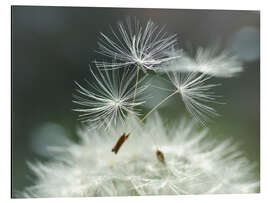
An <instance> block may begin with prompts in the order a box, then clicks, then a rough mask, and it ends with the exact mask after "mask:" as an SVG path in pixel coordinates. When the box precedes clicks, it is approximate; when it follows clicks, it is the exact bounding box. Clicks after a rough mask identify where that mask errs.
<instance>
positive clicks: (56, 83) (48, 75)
mask: <svg viewBox="0 0 270 203" xmlns="http://www.w3.org/2000/svg"><path fill="white" fill-rule="evenodd" d="M128 16H130V17H134V16H136V18H138V19H139V20H140V21H142V22H145V21H147V20H148V19H149V18H151V19H152V20H153V21H154V22H155V23H156V24H158V25H160V26H163V25H166V31H167V32H169V33H171V34H174V33H176V34H177V35H178V40H179V41H180V43H179V45H180V46H182V45H184V44H185V43H187V42H191V43H192V45H193V46H194V47H195V48H196V47H197V46H207V45H209V44H212V43H213V42H215V41H216V40H220V41H221V44H222V47H223V48H224V47H227V48H229V49H231V50H232V51H234V52H235V54H237V55H238V56H239V57H240V58H242V59H243V62H244V67H245V71H244V72H243V73H241V74H240V75H239V76H238V77H234V78H229V79H219V78H217V79H215V80H216V82H218V83H222V86H221V87H219V88H218V90H217V91H218V94H219V95H222V96H223V100H224V101H225V102H226V103H227V104H226V105H218V106H217V107H216V109H217V111H218V112H219V113H220V114H221V117H219V118H217V119H216V121H215V122H214V123H212V124H210V129H211V132H212V134H214V135H216V137H217V139H218V138H226V137H233V138H234V139H235V141H236V142H237V143H240V144H241V149H242V150H244V152H245V153H246V155H247V157H248V158H249V159H250V160H251V161H254V162H257V163H258V164H259V161H260V61H259V46H260V34H259V33H260V13H259V11H218V10H180V9H135V8H132V9H130V8H75V7H33V6H13V7H12V191H13V192H14V191H21V190H23V188H24V187H26V186H28V185H30V184H31V181H32V180H31V178H30V177H31V173H30V171H29V169H28V168H27V165H26V161H35V160H44V161H46V160H48V159H49V158H48V157H49V156H48V154H47V152H46V150H45V147H46V146H47V145H51V144H52V145H58V144H59V145H61V144H63V142H62V140H63V138H64V137H65V136H68V137H70V138H72V139H76V127H77V126H78V125H79V122H78V121H77V115H76V113H74V112H73V111H72V110H71V109H72V107H73V106H74V105H73V104H72V93H74V88H75V84H74V81H82V80H83V79H84V78H87V76H88V73H89V71H88V64H89V63H90V62H91V61H93V60H94V59H96V58H98V59H102V57H101V56H99V55H98V54H97V53H95V52H94V51H95V50H96V49H97V40H98V37H99V33H100V32H104V33H110V30H109V25H111V26H113V27H114V26H115V25H116V23H117V22H118V21H119V20H124V19H125V18H126V17H128ZM153 99H155V97H154V98H153ZM173 100H175V101H178V100H177V98H173V99H172V101H171V102H172V104H175V105H170V106H168V108H166V112H165V111H164V110H163V109H161V112H162V110H163V113H164V115H165V114H166V116H167V117H171V118H174V117H175V116H176V115H177V114H180V113H182V109H183V108H182V107H183V106H180V107H179V106H178V105H177V103H176V102H175V101H173ZM258 176H259V169H258Z"/></svg>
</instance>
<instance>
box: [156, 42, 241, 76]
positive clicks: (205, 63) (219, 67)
mask: <svg viewBox="0 0 270 203" xmlns="http://www.w3.org/2000/svg"><path fill="white" fill-rule="evenodd" d="M168 55H170V56H172V57H173V56H179V55H180V56H181V57H180V58H177V59H175V60H173V61H170V62H168V63H166V64H165V65H164V66H163V67H162V68H160V70H161V71H176V72H200V73H203V74H207V75H211V76H214V77H224V78H228V77H233V76H236V75H237V74H238V73H240V72H242V71H243V66H242V62H241V61H240V60H239V59H238V58H237V57H236V56H234V55H231V54H230V52H228V51H226V50H224V51H220V50H219V49H218V45H217V46H215V47H207V48H202V47H199V48H198V49H197V51H196V53H195V55H194V56H191V55H190V54H188V53H187V52H184V51H183V50H174V49H172V50H171V51H170V52H169V54H168Z"/></svg>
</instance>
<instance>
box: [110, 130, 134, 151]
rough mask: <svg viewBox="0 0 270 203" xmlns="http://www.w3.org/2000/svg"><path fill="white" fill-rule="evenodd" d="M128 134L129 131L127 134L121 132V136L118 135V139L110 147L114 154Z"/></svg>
mask: <svg viewBox="0 0 270 203" xmlns="http://www.w3.org/2000/svg"><path fill="white" fill-rule="evenodd" d="M129 135H130V133H128V134H126V133H123V134H122V135H121V137H119V139H118V140H117V142H116V144H115V146H114V147H113V148H112V152H114V153H115V154H117V152H118V151H119V149H120V147H121V146H122V144H123V143H124V142H125V141H126V139H127V138H128V137H129Z"/></svg>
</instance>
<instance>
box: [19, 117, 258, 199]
mask: <svg viewBox="0 0 270 203" xmlns="http://www.w3.org/2000/svg"><path fill="white" fill-rule="evenodd" d="M146 123H147V125H146V126H141V125H140V123H138V121H137V120H136V119H135V118H132V119H128V122H127V125H128V126H130V127H132V128H136V130H135V131H134V133H135V134H136V136H133V137H132V139H130V140H129V142H127V143H125V146H124V147H123V148H121V150H122V151H121V152H122V153H119V154H118V155H117V156H115V155H114V154H112V153H111V151H110V150H108V148H110V147H111V146H112V144H113V143H114V142H115V140H116V139H117V138H118V136H119V133H120V132H123V131H126V128H125V127H123V128H122V127H121V128H119V127H118V128H113V131H112V134H110V136H108V135H107V133H106V132H104V131H94V130H92V129H89V128H85V129H82V130H81V131H80V132H79V135H80V138H81V139H80V140H81V141H80V143H73V141H70V142H69V143H70V145H68V146H66V147H59V148H57V147H54V148H50V151H51V153H53V159H52V160H51V161H49V162H43V163H31V164H29V166H30V169H32V171H33V173H34V174H35V176H36V177H37V178H36V179H35V182H34V185H33V186H30V187H28V188H26V189H25V190H24V191H23V192H22V193H18V194H17V197H89V196H123V195H126V196H131V195H175V194H177V195H180V194H213V193H215V194H216V193H225V194H228V193H237V194H239V193H254V192H259V179H258V174H259V170H258V166H257V165H256V164H254V163H252V162H250V161H249V160H248V159H247V158H246V157H245V154H244V153H243V152H241V151H239V149H238V146H237V145H236V143H235V142H234V141H233V140H231V139H230V140H219V139H218V140H217V139H215V140H213V139H212V137H211V136H210V135H209V133H208V130H206V129H203V130H198V129H196V128H195V125H194V122H187V120H185V119H182V120H181V122H180V125H179V123H177V125H173V126H167V127H165V126H164V125H163V122H162V120H161V119H160V117H159V116H158V114H153V115H152V116H151V117H149V118H148V119H147V121H146ZM216 136H217V137H218V135H216ZM217 137H216V138H217ZM153 138H154V139H155V142H156V143H158V148H157V146H156V145H155V144H153ZM142 140H143V142H142ZM157 149H160V150H161V151H162V153H164V154H166V167H164V165H162V164H160V163H159V162H157V159H156V151H157ZM112 162H113V163H114V164H113V166H112V164H111V163H112Z"/></svg>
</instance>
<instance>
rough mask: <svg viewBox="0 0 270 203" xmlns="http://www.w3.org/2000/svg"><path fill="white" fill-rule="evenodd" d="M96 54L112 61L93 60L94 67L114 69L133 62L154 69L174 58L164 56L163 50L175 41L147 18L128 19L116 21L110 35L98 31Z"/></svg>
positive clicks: (166, 49) (136, 65) (174, 36)
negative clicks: (99, 35) (99, 33)
mask: <svg viewBox="0 0 270 203" xmlns="http://www.w3.org/2000/svg"><path fill="white" fill-rule="evenodd" d="M101 36H102V38H101V39H100V41H99V42H98V45H99V50H98V53H100V54H102V55H104V56H107V57H109V58H111V59H113V60H115V61H113V62H106V63H104V62H101V63H100V62H95V63H96V65H97V67H102V68H107V69H115V68H121V67H127V66H130V65H135V67H138V68H141V69H142V70H144V71H145V70H147V69H148V70H149V69H150V70H157V69H158V67H157V66H159V65H160V64H162V63H163V62H167V61H170V60H172V59H175V58H178V57H179V56H173V57H170V56H168V54H167V52H168V50H170V49H171V47H173V46H174V45H175V44H176V41H177V40H176V35H172V36H169V35H168V34H167V33H166V32H164V27H163V28H159V27H158V26H157V25H155V24H154V23H153V22H152V21H151V20H149V21H148V22H147V23H146V25H144V26H143V25H141V24H140V22H139V21H138V20H136V19H134V22H133V21H131V20H130V18H128V19H127V20H126V22H125V23H122V22H119V23H118V30H117V31H114V30H113V29H112V37H108V36H107V35H105V34H103V33H101Z"/></svg>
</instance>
